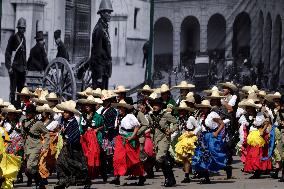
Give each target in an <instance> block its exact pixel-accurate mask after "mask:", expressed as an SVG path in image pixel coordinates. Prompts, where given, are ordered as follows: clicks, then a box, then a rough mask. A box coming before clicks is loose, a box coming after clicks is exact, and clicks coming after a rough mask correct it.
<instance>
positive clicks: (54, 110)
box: [52, 107, 64, 113]
mask: <svg viewBox="0 0 284 189" xmlns="http://www.w3.org/2000/svg"><path fill="white" fill-rule="evenodd" d="M52 111H53V112H54V113H63V112H64V111H62V110H58V108H56V107H54V108H53V109H52Z"/></svg>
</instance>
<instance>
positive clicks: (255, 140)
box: [241, 99, 272, 179]
mask: <svg viewBox="0 0 284 189" xmlns="http://www.w3.org/2000/svg"><path fill="white" fill-rule="evenodd" d="M241 106H242V107H244V108H245V110H246V112H247V114H248V116H249V118H248V122H249V127H250V130H249V134H248V136H247V141H246V142H247V156H246V161H245V165H244V171H245V172H248V173H253V176H251V177H250V178H251V179H258V178H260V175H261V172H262V171H267V170H271V168H272V164H271V160H270V159H267V160H263V159H262V158H263V157H267V156H268V149H267V148H268V142H269V141H268V137H269V133H267V130H266V128H267V127H268V124H267V123H265V117H264V116H263V114H262V113H260V112H258V111H257V109H260V108H261V105H259V104H255V102H254V101H253V100H252V99H248V100H246V101H245V102H243V103H242V104H241Z"/></svg>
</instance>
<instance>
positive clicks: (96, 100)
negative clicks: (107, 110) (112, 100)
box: [78, 95, 103, 105]
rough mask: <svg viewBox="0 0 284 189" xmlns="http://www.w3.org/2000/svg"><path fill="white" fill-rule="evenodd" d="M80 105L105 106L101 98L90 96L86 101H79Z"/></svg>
mask: <svg viewBox="0 0 284 189" xmlns="http://www.w3.org/2000/svg"><path fill="white" fill-rule="evenodd" d="M78 103H79V104H90V105H97V104H103V101H102V100H101V99H100V98H95V97H94V96H92V95H90V96H88V98H86V99H79V100H78Z"/></svg>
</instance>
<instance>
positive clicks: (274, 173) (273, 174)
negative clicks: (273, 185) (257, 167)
mask: <svg viewBox="0 0 284 189" xmlns="http://www.w3.org/2000/svg"><path fill="white" fill-rule="evenodd" d="M279 170H280V169H279V168H276V169H274V170H273V171H271V172H270V176H271V178H273V179H278V173H279Z"/></svg>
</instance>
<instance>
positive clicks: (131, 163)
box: [111, 100, 146, 186]
mask: <svg viewBox="0 0 284 189" xmlns="http://www.w3.org/2000/svg"><path fill="white" fill-rule="evenodd" d="M112 106H113V107H115V108H118V111H119V117H118V119H117V122H118V123H117V125H118V127H119V135H118V136H117V137H116V139H115V151H114V155H113V168H114V176H115V179H114V180H113V181H112V182H111V184H115V185H120V177H121V176H125V175H133V176H139V182H138V183H137V185H138V186H143V185H144V182H145V181H146V179H145V177H144V169H143V164H142V162H141V160H140V147H139V140H138V136H137V132H138V130H139V128H140V123H139V121H138V120H137V118H136V117H135V116H134V115H133V114H131V112H132V109H133V106H132V105H130V104H127V103H126V102H125V101H124V100H121V101H120V102H119V103H112Z"/></svg>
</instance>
